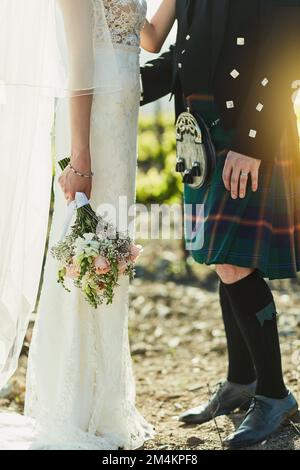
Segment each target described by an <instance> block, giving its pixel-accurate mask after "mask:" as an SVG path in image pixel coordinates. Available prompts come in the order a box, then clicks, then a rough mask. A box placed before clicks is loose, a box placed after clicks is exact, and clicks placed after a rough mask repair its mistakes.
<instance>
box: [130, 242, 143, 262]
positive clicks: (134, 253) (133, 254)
mask: <svg viewBox="0 0 300 470" xmlns="http://www.w3.org/2000/svg"><path fill="white" fill-rule="evenodd" d="M142 250H143V247H142V246H141V245H131V246H130V249H129V252H130V261H132V262H133V263H134V262H135V261H136V260H137V259H138V257H139V256H140V254H141V252H142Z"/></svg>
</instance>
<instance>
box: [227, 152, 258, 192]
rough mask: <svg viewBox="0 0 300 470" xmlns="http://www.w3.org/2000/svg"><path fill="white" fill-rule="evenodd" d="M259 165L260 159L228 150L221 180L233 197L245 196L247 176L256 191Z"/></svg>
mask: <svg viewBox="0 0 300 470" xmlns="http://www.w3.org/2000/svg"><path fill="white" fill-rule="evenodd" d="M260 165H261V160H258V159H256V158H252V157H246V156H245V155H242V154H241V153H237V152H233V151H230V152H228V155H227V158H226V162H225V165H224V170H223V181H224V184H225V188H226V189H227V190H228V191H230V193H231V197H232V198H233V199H238V197H240V198H241V199H244V198H245V196H246V192H247V184H248V181H249V178H251V187H252V191H254V192H255V191H257V189H258V172H259V168H260Z"/></svg>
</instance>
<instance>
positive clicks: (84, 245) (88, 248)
mask: <svg viewBox="0 0 300 470" xmlns="http://www.w3.org/2000/svg"><path fill="white" fill-rule="evenodd" d="M91 235H92V236H93V237H94V234H84V237H85V238H81V237H78V238H77V240H76V241H75V254H76V255H77V256H79V255H81V254H82V253H85V254H86V255H87V256H93V255H98V253H99V247H100V243H99V242H98V241H97V240H93V239H92V237H91Z"/></svg>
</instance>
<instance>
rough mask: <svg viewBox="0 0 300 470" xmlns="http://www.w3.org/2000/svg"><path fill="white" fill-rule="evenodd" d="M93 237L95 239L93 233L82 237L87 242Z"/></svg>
mask: <svg viewBox="0 0 300 470" xmlns="http://www.w3.org/2000/svg"><path fill="white" fill-rule="evenodd" d="M94 237H95V234H94V233H85V234H84V235H83V238H84V239H85V240H86V241H87V242H90V241H92V240H93V238H94Z"/></svg>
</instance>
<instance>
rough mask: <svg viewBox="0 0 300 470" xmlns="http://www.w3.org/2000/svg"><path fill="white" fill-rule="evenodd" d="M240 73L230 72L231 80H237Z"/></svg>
mask: <svg viewBox="0 0 300 470" xmlns="http://www.w3.org/2000/svg"><path fill="white" fill-rule="evenodd" d="M239 74H240V72H238V71H237V70H236V69H234V70H232V72H230V75H231V76H232V78H238V76H239Z"/></svg>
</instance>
